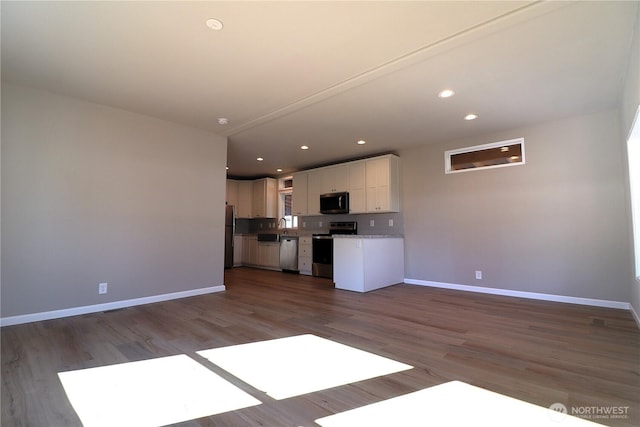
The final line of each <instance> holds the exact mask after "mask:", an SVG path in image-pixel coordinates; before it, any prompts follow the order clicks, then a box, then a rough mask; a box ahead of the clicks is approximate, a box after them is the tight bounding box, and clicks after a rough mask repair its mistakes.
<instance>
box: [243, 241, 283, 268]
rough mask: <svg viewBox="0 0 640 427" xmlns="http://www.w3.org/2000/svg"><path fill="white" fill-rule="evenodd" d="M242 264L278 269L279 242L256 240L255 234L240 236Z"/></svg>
mask: <svg viewBox="0 0 640 427" xmlns="http://www.w3.org/2000/svg"><path fill="white" fill-rule="evenodd" d="M241 259H242V265H245V266H247V267H259V268H266V269H269V270H280V242H258V237H257V236H255V235H245V236H242V257H241Z"/></svg>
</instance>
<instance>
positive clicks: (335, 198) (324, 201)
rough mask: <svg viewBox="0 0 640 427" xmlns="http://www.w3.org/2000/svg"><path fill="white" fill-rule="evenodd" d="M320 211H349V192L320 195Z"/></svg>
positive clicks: (344, 212) (326, 212)
mask: <svg viewBox="0 0 640 427" xmlns="http://www.w3.org/2000/svg"><path fill="white" fill-rule="evenodd" d="M320 213H322V214H347V213H349V193H347V192H346V191H343V192H339V193H327V194H321V195H320Z"/></svg>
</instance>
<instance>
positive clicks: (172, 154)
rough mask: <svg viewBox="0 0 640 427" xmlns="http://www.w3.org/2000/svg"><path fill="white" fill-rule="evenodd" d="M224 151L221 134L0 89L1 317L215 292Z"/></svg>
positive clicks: (219, 262)
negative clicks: (103, 286)
mask: <svg viewBox="0 0 640 427" xmlns="http://www.w3.org/2000/svg"><path fill="white" fill-rule="evenodd" d="M226 152H227V142H226V138H224V137H221V136H217V135H214V134H211V133H208V132H204V131H200V130H195V129H192V128H188V127H184V126H181V125H177V124H173V123H169V122H166V121H162V120H158V119H154V118H150V117H147V116H142V115H137V114H133V113H130V112H126V111H123V110H118V109H114V108H109V107H105V106H100V105H96V104H91V103H88V102H84V101H79V100H75V99H71V98H66V97H61V96H57V95H53V94H50V93H46V92H41V91H38V90H35V89H30V88H25V87H20V86H12V85H8V84H5V83H4V82H3V85H2V169H1V170H2V181H1V182H2V234H1V239H2V314H1V315H2V317H3V318H6V317H10V316H17V315H24V314H31V313H39V312H45V311H50V310H59V309H67V308H71V307H82V306H89V305H94V304H101V303H108V302H113V301H122V300H127V299H135V298H142V297H149V296H155V295H163V294H169V293H174V292H181V291H188V290H194V289H201V288H207V287H211V286H217V285H222V284H223V277H224V268H223V258H224V238H223V237H224V217H223V206H224V192H225V164H226ZM99 282H108V283H109V292H108V294H106V295H98V292H97V289H98V283H99Z"/></svg>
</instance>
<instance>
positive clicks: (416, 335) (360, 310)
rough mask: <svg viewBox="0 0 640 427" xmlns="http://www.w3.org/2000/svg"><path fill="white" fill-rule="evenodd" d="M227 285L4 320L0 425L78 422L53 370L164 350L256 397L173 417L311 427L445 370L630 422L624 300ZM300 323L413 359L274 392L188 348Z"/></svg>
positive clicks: (237, 281) (634, 403) (289, 278)
mask: <svg viewBox="0 0 640 427" xmlns="http://www.w3.org/2000/svg"><path fill="white" fill-rule="evenodd" d="M226 284H227V288H228V289H227V291H226V292H223V293H218V294H210V295H203V296H197V297H192V298H185V299H181V300H174V301H168V302H163V303H157V304H150V305H145V306H138V307H132V308H127V309H122V310H115V311H111V312H105V313H96V314H89V315H84V316H76V317H71V318H64V319H57V320H50V321H44V322H36V323H30V324H25V325H16V326H9V327H5V328H2V331H1V339H2V395H1V397H2V404H1V405H2V418H1V424H2V426H75V425H80V421H79V419H78V417H77V416H76V414H75V412H74V410H73V408H72V407H71V405H70V403H69V401H68V400H67V397H66V395H65V392H64V390H63V388H62V386H61V384H60V381H59V379H58V377H57V373H58V372H60V371H68V370H75V369H82V368H89V367H97V366H104V365H112V364H116V363H122V362H129V361H138V360H144V359H150V358H156V357H162V356H171V355H176V354H187V355H189V356H191V357H193V358H194V359H196V360H198V361H199V362H201V363H203V364H205V366H207V367H209V368H210V369H212V370H214V371H215V372H217V373H218V374H220V375H221V376H223V377H224V378H225V379H227V380H229V381H230V382H232V383H234V384H235V385H237V386H238V387H240V388H241V389H243V390H244V391H246V392H248V393H250V394H252V395H253V396H255V397H256V398H258V399H259V400H261V401H262V402H263V404H261V405H258V406H255V407H250V408H246V409H242V410H238V411H233V412H228V413H224V414H219V415H215V416H211V417H208V418H201V419H197V420H192V421H189V422H185V423H183V424H180V425H184V426H214V425H215V426H313V425H315V424H314V422H313V420H315V419H318V418H321V417H324V416H327V415H331V414H334V413H338V412H342V411H345V410H348V409H351V408H355V407H360V406H363V405H365V404H369V403H373V402H376V401H380V400H383V399H387V398H391V397H395V396H398V395H401V394H405V393H409V392H412V391H415V390H418V389H422V388H425V387H430V386H433V385H436V384H440V383H443V382H447V381H451V380H460V381H464V382H467V383H469V384H473V385H476V386H479V387H482V388H486V389H489V390H493V391H496V392H498V393H502V394H505V395H508V396H512V397H515V398H517V399H521V400H525V401H528V402H531V403H534V404H538V405H540V406H543V407H548V406H550V405H551V404H552V403H555V402H560V403H563V404H565V405H566V406H567V407H586V406H589V407H594V406H595V407H609V406H616V407H620V406H623V407H626V406H628V407H629V409H628V417H627V418H623V419H609V420H607V419H598V420H595V421H597V422H599V423H602V424H606V425H613V426H637V425H640V332H639V331H638V328H637V326H636V324H635V323H634V320H633V318H632V316H631V314H630V313H629V312H627V311H624V310H613V309H602V308H596V307H586V306H577V305H570V304H561V303H551V302H543V301H532V300H525V299H518V298H510V297H501V296H492V295H483V294H474V293H464V292H457V291H449V290H443V289H432V288H426V287H420V286H412V285H396V286H393V287H390V288H385V289H381V290H378V291H375V292H371V293H367V294H358V293H351V292H347V291H339V290H335V289H333V286H332V283H331V282H330V281H329V280H328V279H321V278H313V277H308V276H299V275H295V274H286V273H278V272H271V271H263V270H254V269H248V268H235V269H232V270H228V271H227V274H226ZM306 333H311V334H315V335H318V336H320V337H324V338H329V339H331V340H334V341H337V342H340V343H343V344H347V345H350V346H353V347H356V348H359V349H362V350H366V351H370V352H373V353H376V354H378V355H381V356H385V357H389V358H391V359H394V360H397V361H400V362H403V363H407V364H410V365H412V366H414V367H415V368H414V369H411V370H408V371H403V372H399V373H396V374H392V375H387V376H384V377H379V378H374V379H371V380H367V381H362V382H358V383H354V384H349V385H346V386H341V387H336V388H333V389H329V390H325V391H320V392H316V393H310V394H307V395H303V396H298V397H294V398H290V399H285V400H281V401H276V400H273V399H270V398H269V397H268V396H266V395H265V394H264V393H262V392H260V391H257V390H255V389H253V388H252V387H250V386H249V385H247V384H245V383H244V382H242V381H240V380H238V379H236V378H234V377H233V376H231V375H229V374H227V373H225V372H224V371H222V370H220V369H219V368H217V367H215V366H213V365H210V364H207V363H206V362H205V361H204V359H201V358H199V356H197V355H196V354H195V352H196V351H199V350H204V349H210V348H216V347H221V346H227V345H233V344H241V343H247V342H254V341H260V340H267V339H272V338H281V337H288V336H292V335H298V334H306ZM256 357H260V355H259V354H256ZM460 410H461V411H463V410H464V402H461V403H460ZM514 425H517V423H514Z"/></svg>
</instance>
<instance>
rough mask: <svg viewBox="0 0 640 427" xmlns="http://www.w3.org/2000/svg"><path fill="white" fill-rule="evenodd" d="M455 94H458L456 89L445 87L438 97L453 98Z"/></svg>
mask: <svg viewBox="0 0 640 427" xmlns="http://www.w3.org/2000/svg"><path fill="white" fill-rule="evenodd" d="M455 94H456V93H455V91H453V90H451V89H445V90H443V91H440V93H438V97H439V98H451V97H452V96H453V95H455Z"/></svg>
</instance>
